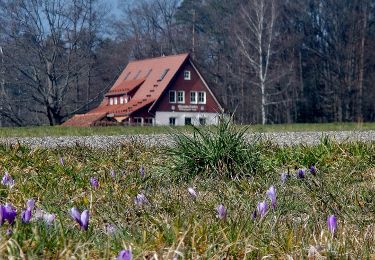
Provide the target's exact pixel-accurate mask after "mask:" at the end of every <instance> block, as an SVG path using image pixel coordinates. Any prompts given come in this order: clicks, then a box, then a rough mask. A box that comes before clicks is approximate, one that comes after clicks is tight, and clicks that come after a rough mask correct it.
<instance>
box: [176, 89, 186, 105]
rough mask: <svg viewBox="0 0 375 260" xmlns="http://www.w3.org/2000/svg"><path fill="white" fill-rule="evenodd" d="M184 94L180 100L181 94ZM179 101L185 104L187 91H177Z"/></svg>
mask: <svg viewBox="0 0 375 260" xmlns="http://www.w3.org/2000/svg"><path fill="white" fill-rule="evenodd" d="M180 94H182V100H181V101H180V100H179V95H180ZM177 103H178V104H185V91H183V90H179V91H177Z"/></svg>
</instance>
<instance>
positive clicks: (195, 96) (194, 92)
mask: <svg viewBox="0 0 375 260" xmlns="http://www.w3.org/2000/svg"><path fill="white" fill-rule="evenodd" d="M192 94H194V100H193V99H192V97H193V96H192ZM190 104H198V92H197V91H190Z"/></svg>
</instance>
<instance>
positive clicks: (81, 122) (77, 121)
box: [63, 113, 106, 126]
mask: <svg viewBox="0 0 375 260" xmlns="http://www.w3.org/2000/svg"><path fill="white" fill-rule="evenodd" d="M105 116H106V113H98V114H97V113H90V114H82V115H74V116H73V117H72V118H70V119H69V120H68V121H66V122H65V123H64V124H63V125H64V126H91V125H92V124H93V123H94V122H96V121H98V120H100V119H103V118H104V117H105Z"/></svg>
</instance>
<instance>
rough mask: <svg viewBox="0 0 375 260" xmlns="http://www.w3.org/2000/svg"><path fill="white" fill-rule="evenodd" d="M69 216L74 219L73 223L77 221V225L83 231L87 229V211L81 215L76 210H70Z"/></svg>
mask: <svg viewBox="0 0 375 260" xmlns="http://www.w3.org/2000/svg"><path fill="white" fill-rule="evenodd" d="M70 214H71V216H72V218H74V219H75V221H77V223H78V224H79V226H80V228H81V229H83V230H87V229H88V227H89V218H90V216H89V211H88V210H84V211H83V212H82V214H81V213H80V212H79V210H78V209H77V208H72V209H71V210H70Z"/></svg>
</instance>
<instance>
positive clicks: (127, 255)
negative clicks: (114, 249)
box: [116, 250, 133, 260]
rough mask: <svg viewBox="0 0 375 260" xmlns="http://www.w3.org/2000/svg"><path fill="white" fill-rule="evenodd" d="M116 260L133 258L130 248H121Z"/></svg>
mask: <svg viewBox="0 0 375 260" xmlns="http://www.w3.org/2000/svg"><path fill="white" fill-rule="evenodd" d="M116 259H117V260H132V259H133V254H132V251H130V250H122V251H121V252H120V253H119V254H118V256H117V258H116Z"/></svg>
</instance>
